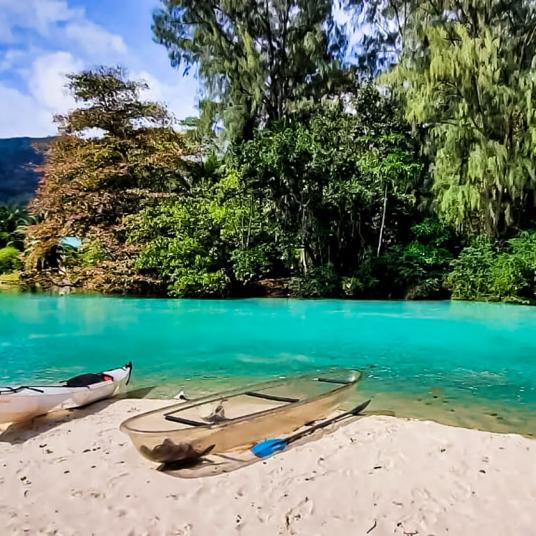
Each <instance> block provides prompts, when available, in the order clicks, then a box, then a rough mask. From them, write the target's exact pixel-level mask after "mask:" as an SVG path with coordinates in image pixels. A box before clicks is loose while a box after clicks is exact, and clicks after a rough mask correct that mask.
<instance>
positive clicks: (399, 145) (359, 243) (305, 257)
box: [237, 86, 422, 274]
mask: <svg viewBox="0 0 536 536" xmlns="http://www.w3.org/2000/svg"><path fill="white" fill-rule="evenodd" d="M237 155H238V161H239V162H240V165H241V169H242V171H243V174H244V180H245V181H246V182H247V184H248V185H249V187H250V188H251V189H253V190H254V191H255V192H257V195H259V196H261V198H263V199H265V200H266V201H267V207H268V210H270V212H271V213H270V219H271V221H272V222H273V225H274V227H277V228H278V229H279V232H278V233H277V234H279V235H280V236H281V237H282V239H281V241H280V242H281V244H282V247H283V248H285V247H286V250H287V255H288V256H289V257H290V258H291V259H292V256H293V255H294V252H296V250H299V251H300V253H301V269H302V270H301V271H303V272H307V271H309V270H310V269H315V268H319V267H322V266H326V265H332V266H334V267H335V269H336V270H337V272H338V273H340V274H352V273H353V272H354V271H355V270H356V268H357V267H358V265H359V262H360V260H361V259H362V257H363V255H364V254H365V253H367V252H368V250H371V249H375V250H376V251H378V252H379V251H380V250H381V247H382V244H383V242H385V241H386V242H387V243H390V242H391V241H392V239H393V237H394V236H396V234H397V232H398V231H399V230H400V228H401V227H402V228H403V227H404V225H406V224H407V219H408V216H409V214H410V212H411V206H412V205H413V203H414V201H415V189H416V184H417V183H418V179H419V178H420V175H421V171H422V166H421V164H420V162H419V161H418V159H416V158H415V156H416V155H415V147H414V146H413V142H412V140H411V138H410V136H409V135H408V132H407V125H405V124H404V123H403V122H402V121H400V120H399V119H398V117H397V114H396V110H395V109H394V107H393V103H392V102H391V101H389V100H388V99H383V98H382V97H381V96H380V95H379V94H378V92H377V91H376V90H375V89H374V88H373V87H370V86H369V87H365V88H363V89H360V90H358V91H357V92H356V95H355V96H354V98H353V99H352V100H350V101H346V102H345V103H342V102H340V101H339V102H325V103H323V105H322V106H320V107H318V106H315V107H314V108H311V109H309V110H308V111H306V110H302V111H301V112H300V113H298V114H294V115H292V116H289V117H288V118H286V119H285V120H283V121H280V122H278V123H276V124H275V125H274V126H273V127H272V128H271V129H264V130H262V131H260V132H258V133H257V135H256V137H255V138H254V139H253V140H252V141H250V142H248V143H245V144H243V145H242V146H241V147H240V148H238V150H237Z"/></svg>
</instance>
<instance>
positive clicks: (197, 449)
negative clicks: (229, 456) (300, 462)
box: [121, 372, 360, 463]
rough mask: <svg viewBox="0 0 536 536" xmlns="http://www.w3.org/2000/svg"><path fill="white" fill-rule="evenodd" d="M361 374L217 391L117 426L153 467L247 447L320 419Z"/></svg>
mask: <svg viewBox="0 0 536 536" xmlns="http://www.w3.org/2000/svg"><path fill="white" fill-rule="evenodd" d="M359 378H360V374H359V373H355V372H354V373H350V374H348V377H347V378H341V374H340V372H339V373H338V374H337V375H333V374H330V375H326V376H323V377H312V376H300V377H296V378H287V379H280V380H275V381H271V382H267V383H263V384H257V385H254V386H248V387H243V388H241V389H235V390H231V391H226V392H224V393H218V394H214V395H210V396H206V397H203V398H198V399H196V400H190V401H187V402H182V403H180V404H174V405H171V406H167V407H164V408H160V409H157V410H153V411H150V412H147V413H143V414H140V415H136V416H134V417H131V418H129V419H128V420H126V421H125V422H123V423H122V424H121V430H122V431H123V432H125V433H126V434H128V435H129V437H130V439H131V440H132V443H133V444H134V446H135V447H136V448H137V449H138V451H139V452H140V453H141V454H142V455H143V456H145V457H146V458H148V459H149V460H151V461H153V462H157V463H171V462H182V461H186V460H195V459H196V458H200V457H201V456H203V455H206V454H208V453H211V454H217V453H222V452H227V451H230V450H234V449H239V448H247V447H249V446H251V445H252V444H254V443H255V442H257V441H260V440H262V439H266V438H269V437H277V436H279V435H283V434H288V433H290V432H292V431H294V430H297V429H298V428H300V427H302V426H303V425H305V424H307V423H310V422H313V421H315V420H318V419H321V418H323V417H325V416H327V415H329V414H330V413H332V412H333V411H335V410H336V409H338V408H339V407H340V406H341V404H342V403H343V402H344V401H345V400H346V399H347V398H348V397H349V396H350V395H351V394H352V393H353V392H354V391H355V388H356V384H357V382H358V380H359Z"/></svg>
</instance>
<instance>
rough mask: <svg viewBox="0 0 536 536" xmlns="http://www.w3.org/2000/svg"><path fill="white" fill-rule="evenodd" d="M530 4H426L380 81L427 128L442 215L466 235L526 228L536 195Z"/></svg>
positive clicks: (410, 21) (480, 0)
mask: <svg viewBox="0 0 536 536" xmlns="http://www.w3.org/2000/svg"><path fill="white" fill-rule="evenodd" d="M534 28H536V6H535V4H534V2H531V1H528V0H520V1H518V2H503V1H501V0H491V1H488V0H462V1H458V0H425V1H423V2H418V3H413V5H412V9H411V10H410V12H409V13H408V16H407V19H406V20H405V23H404V32H405V36H404V41H403V52H402V56H401V60H400V63H399V64H398V65H397V66H396V68H395V69H394V70H393V71H392V72H391V73H389V74H388V75H387V76H386V77H385V80H387V81H389V82H391V83H394V84H395V87H397V88H398V89H399V90H400V94H401V96H402V97H403V98H404V100H405V107H406V117H407V118H408V120H410V121H411V122H412V123H414V124H418V125H422V126H424V127H426V129H427V139H428V150H429V151H430V152H431V154H432V158H433V166H432V174H433V178H434V190H435V194H436V197H437V208H438V211H439V213H440V214H441V216H442V217H443V218H444V219H445V220H446V221H447V222H449V223H452V224H454V225H455V226H457V227H458V229H460V230H463V231H465V232H467V233H470V234H478V233H486V234H487V235H489V236H501V235H504V234H506V233H509V232H510V231H511V230H512V229H515V228H516V227H523V226H526V225H528V224H529V223H530V221H531V219H532V218H533V216H534V198H535V190H536V165H535V162H536V160H535V158H534V156H535V154H536V115H535V109H536V108H535V104H536V85H535V84H536V78H535V77H534V68H535V66H536V32H535V31H534Z"/></svg>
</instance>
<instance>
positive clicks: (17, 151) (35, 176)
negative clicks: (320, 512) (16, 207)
mask: <svg viewBox="0 0 536 536" xmlns="http://www.w3.org/2000/svg"><path fill="white" fill-rule="evenodd" d="M53 139H54V138H7V139H0V203H2V202H27V201H28V200H29V199H31V198H32V197H33V195H34V194H35V191H36V188H37V183H38V181H39V177H40V173H39V166H41V165H42V164H43V162H44V152H45V150H46V148H47V147H48V145H49V144H50V142H51V141H52V140H53Z"/></svg>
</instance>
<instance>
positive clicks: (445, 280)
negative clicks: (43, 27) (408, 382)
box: [0, 0, 536, 303]
mask: <svg viewBox="0 0 536 536" xmlns="http://www.w3.org/2000/svg"><path fill="white" fill-rule="evenodd" d="M357 25H360V26H359V27H357ZM535 27H536V8H535V6H534V2H530V1H528V0H520V1H519V2H502V1H500V0H460V1H453V0H424V1H422V2H416V1H415V0H369V1H367V2H358V1H355V0H345V1H340V2H335V1H331V0H319V1H315V2H310V1H307V2H305V1H302V0H288V1H287V0H255V1H253V2H251V1H243V0H202V1H195V2H193V1H190V0H162V3H161V7H160V9H158V10H157V11H156V12H155V15H154V25H153V31H154V35H155V39H156V40H157V41H158V42H160V43H161V44H163V45H164V46H165V47H166V49H167V51H168V53H169V56H170V60H171V64H172V66H173V67H182V68H185V69H186V70H188V69H192V70H194V71H195V73H196V74H197V76H198V78H199V80H200V82H201V84H202V89H203V99H202V101H201V102H200V117H198V118H193V119H189V120H188V121H186V122H183V123H182V127H181V128H182V130H180V129H177V125H175V124H174V123H173V121H172V120H171V118H170V117H169V114H168V113H167V112H166V110H165V109H164V108H163V107H162V106H160V105H158V104H156V103H150V102H145V101H143V100H142V99H141V98H140V91H141V90H142V89H144V87H145V86H144V84H143V83H141V82H135V81H130V80H128V78H127V77H126V76H125V74H124V73H123V72H122V71H121V70H120V69H117V68H112V69H111V68H104V67H103V68H99V69H96V70H92V71H87V72H82V73H79V74H75V75H72V76H71V77H70V79H69V80H70V82H69V89H70V90H71V92H72V93H73V95H74V96H75V98H76V99H77V101H78V103H79V107H78V108H77V109H75V110H73V111H72V112H70V113H69V114H68V115H66V116H64V117H58V118H57V121H58V126H59V130H60V136H59V138H58V139H57V140H56V141H55V142H54V144H53V145H52V147H51V149H50V150H49V153H48V158H47V164H46V167H45V177H44V180H43V181H42V183H41V186H40V189H39V192H38V196H37V198H36V200H35V201H34V202H33V204H32V210H34V211H35V212H36V214H37V216H38V217H39V218H40V221H39V223H37V224H34V225H32V226H30V227H29V229H28V231H27V233H26V250H25V254H24V261H25V273H24V279H25V281H27V282H28V283H29V284H32V285H36V284H37V283H39V284H42V285H45V286H50V285H59V286H66V285H67V286H74V287H82V288H86V289H96V290H100V291H105V292H136V293H141V292H155V293H166V294H169V295H172V296H202V297H214V296H239V295H251V294H255V295H259V294H263V293H277V295H297V296H304V297H326V296H330V297H331V296H337V297H348V298H385V297H396V298H402V297H404V298H409V299H424V298H442V297H447V296H449V295H452V296H453V297H454V298H458V299H484V300H504V301H514V302H518V303H532V302H534V301H535V299H536V297H535V291H536V287H535V275H536V231H535V230H534V228H535V227H536V222H535V219H536V207H535V199H536V168H535V166H534V162H535V161H536V115H535V113H536V112H535V110H536V93H535V91H536V87H535V84H536V78H535V75H534V73H535V72H536V32H535V31H534V28H535ZM4 242H5V244H7V241H4ZM5 244H4V245H5ZM0 245H2V243H0ZM17 247H20V242H19V245H17ZM7 257H9V255H7Z"/></svg>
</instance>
